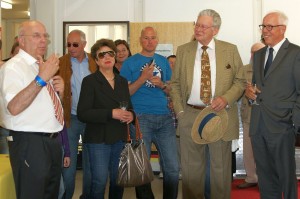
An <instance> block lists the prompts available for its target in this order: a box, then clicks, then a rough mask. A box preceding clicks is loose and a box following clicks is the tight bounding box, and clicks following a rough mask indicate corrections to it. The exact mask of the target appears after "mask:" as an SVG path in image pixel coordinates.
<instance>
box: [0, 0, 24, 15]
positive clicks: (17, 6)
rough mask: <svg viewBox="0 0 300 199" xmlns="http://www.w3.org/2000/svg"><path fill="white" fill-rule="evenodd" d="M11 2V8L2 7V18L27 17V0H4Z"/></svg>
mask: <svg viewBox="0 0 300 199" xmlns="http://www.w3.org/2000/svg"><path fill="white" fill-rule="evenodd" d="M4 1H6V2H11V3H12V9H11V10H8V9H2V8H1V15H2V19H28V18H29V16H28V14H27V11H28V10H29V0H4Z"/></svg>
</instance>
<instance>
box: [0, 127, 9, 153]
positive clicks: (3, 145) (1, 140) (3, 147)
mask: <svg viewBox="0 0 300 199" xmlns="http://www.w3.org/2000/svg"><path fill="white" fill-rule="evenodd" d="M8 135H9V131H8V130H7V129H5V128H2V127H0V154H8V153H9V152H8V145H7V140H6V137H7V136H8Z"/></svg>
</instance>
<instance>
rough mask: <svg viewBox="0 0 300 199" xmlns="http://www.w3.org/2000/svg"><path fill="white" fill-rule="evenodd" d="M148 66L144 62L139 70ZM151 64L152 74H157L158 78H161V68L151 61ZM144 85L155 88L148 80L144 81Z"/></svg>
mask: <svg viewBox="0 0 300 199" xmlns="http://www.w3.org/2000/svg"><path fill="white" fill-rule="evenodd" d="M147 66H148V63H145V64H144V65H143V66H142V68H141V72H142V71H143V70H144V69H145V67H147ZM153 66H154V69H153V76H158V77H159V78H161V79H162V76H163V75H162V73H163V71H162V69H161V68H160V67H159V66H158V65H157V64H156V63H153ZM145 86H147V87H149V88H155V85H154V84H152V83H151V82H150V81H149V80H146V82H145Z"/></svg>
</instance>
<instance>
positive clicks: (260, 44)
mask: <svg viewBox="0 0 300 199" xmlns="http://www.w3.org/2000/svg"><path fill="white" fill-rule="evenodd" d="M263 47H265V44H263V43H255V44H253V45H252V47H251V54H253V53H254V52H256V51H258V50H259V49H261V48H263Z"/></svg>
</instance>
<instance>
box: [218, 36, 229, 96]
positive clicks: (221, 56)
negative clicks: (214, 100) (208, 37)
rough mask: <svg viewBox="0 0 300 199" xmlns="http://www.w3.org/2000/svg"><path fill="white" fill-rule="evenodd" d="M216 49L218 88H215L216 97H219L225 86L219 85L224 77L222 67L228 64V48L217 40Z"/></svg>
mask: <svg viewBox="0 0 300 199" xmlns="http://www.w3.org/2000/svg"><path fill="white" fill-rule="evenodd" d="M215 48H216V88H215V96H218V95H219V93H220V92H221V90H222V88H223V85H222V84H220V83H219V81H221V80H222V79H223V78H224V77H223V74H222V73H220V72H219V71H222V69H221V68H222V67H226V65H227V64H228V63H225V58H224V55H226V53H225V52H224V51H226V48H224V46H223V45H222V43H220V42H219V41H218V40H217V39H215Z"/></svg>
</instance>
